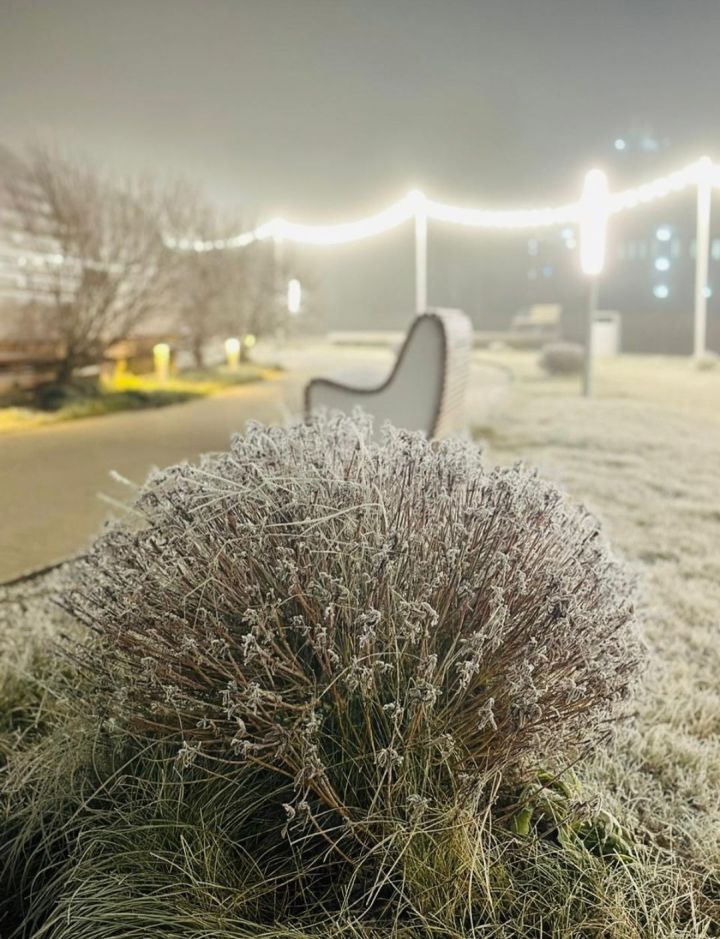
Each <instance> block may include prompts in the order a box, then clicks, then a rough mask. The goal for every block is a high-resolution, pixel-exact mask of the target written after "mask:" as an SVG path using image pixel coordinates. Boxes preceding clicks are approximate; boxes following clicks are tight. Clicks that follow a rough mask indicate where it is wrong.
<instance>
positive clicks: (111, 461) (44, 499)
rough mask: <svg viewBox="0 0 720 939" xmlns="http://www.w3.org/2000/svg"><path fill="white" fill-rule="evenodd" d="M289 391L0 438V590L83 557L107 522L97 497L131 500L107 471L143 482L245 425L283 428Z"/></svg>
mask: <svg viewBox="0 0 720 939" xmlns="http://www.w3.org/2000/svg"><path fill="white" fill-rule="evenodd" d="M285 384H286V382H285V381H268V382H260V383H258V384H252V385H246V386H244V387H240V388H237V389H233V390H231V391H229V392H227V393H225V394H222V395H218V396H216V397H213V398H204V399H201V400H199V401H193V402H190V403H187V404H180V405H175V406H172V407H167V408H160V409H155V410H149V411H128V412H125V413H122V414H114V415H109V416H106V417H99V418H88V419H86V420H78V421H72V422H68V423H65V424H56V425H54V426H49V427H44V428H38V429H36V430H29V431H23V432H21V433H18V434H8V435H3V436H2V437H0V583H1V582H3V581H5V580H9V579H11V578H13V577H16V576H18V575H20V574H22V573H24V572H26V571H27V570H29V569H32V568H35V567H40V566H44V565H47V564H50V563H52V562H54V561H56V560H59V559H62V558H65V557H67V556H69V555H72V554H74V553H76V552H78V551H81V550H82V548H83V546H84V545H85V544H86V543H87V541H88V540H89V539H90V538H92V536H93V535H94V534H95V533H96V532H97V531H98V530H99V529H100V527H101V525H102V523H103V520H104V519H105V518H106V517H107V516H108V514H109V512H111V508H110V507H109V506H108V504H107V502H104V501H102V500H101V499H100V498H99V494H100V493H104V494H106V495H108V496H110V497H112V498H115V499H126V498H127V495H128V490H127V488H126V487H123V486H121V485H119V484H118V483H116V482H114V481H113V480H112V479H111V478H110V475H109V474H110V471H111V470H116V471H117V472H118V473H120V474H122V475H123V476H126V477H127V478H128V479H132V480H134V481H142V480H143V479H144V478H145V476H146V474H147V472H148V470H150V469H151V468H152V467H153V466H167V465H169V464H171V463H177V462H179V461H181V460H184V459H193V458H194V457H196V456H197V455H198V454H199V453H202V452H205V451H208V450H220V449H224V448H226V447H227V444H228V440H229V437H230V435H231V434H232V433H234V432H235V431H238V430H241V429H242V427H243V425H244V423H245V421H247V420H248V419H250V418H257V419H259V420H265V421H278V420H281V419H282V418H283V413H284V409H285V404H284V402H285V398H286V389H285V387H284V385H285Z"/></svg>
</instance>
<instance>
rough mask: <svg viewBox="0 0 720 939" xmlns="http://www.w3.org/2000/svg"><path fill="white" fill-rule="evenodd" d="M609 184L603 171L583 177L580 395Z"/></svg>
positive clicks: (587, 380) (588, 380)
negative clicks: (584, 299) (585, 282)
mask: <svg viewBox="0 0 720 939" xmlns="http://www.w3.org/2000/svg"><path fill="white" fill-rule="evenodd" d="M607 217H608V181H607V176H606V175H605V173H603V171H602V170H598V169H594V170H590V172H589V173H587V174H586V176H585V183H584V185H583V191H582V196H581V199H580V265H581V267H582V272H583V274H585V276H586V277H588V278H589V291H588V305H587V321H586V324H585V365H584V368H583V395H584V396H585V397H586V398H589V397H590V395H591V394H592V356H593V352H592V334H593V321H594V319H595V311H596V310H597V298H598V282H599V277H600V274H602V271H603V268H604V266H605V242H606V239H607Z"/></svg>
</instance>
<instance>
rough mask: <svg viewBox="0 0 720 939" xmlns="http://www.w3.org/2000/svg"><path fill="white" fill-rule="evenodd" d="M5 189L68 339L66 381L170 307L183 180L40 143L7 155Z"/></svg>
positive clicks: (29, 268) (62, 336)
mask: <svg viewBox="0 0 720 939" xmlns="http://www.w3.org/2000/svg"><path fill="white" fill-rule="evenodd" d="M0 196H2V201H3V203H4V206H5V211H6V214H7V215H8V216H9V218H10V221H11V224H12V225H13V227H14V231H15V233H16V235H17V236H18V237H19V238H20V239H21V240H22V244H23V245H24V249H25V254H24V256H23V261H24V268H23V270H24V273H25V277H26V282H27V288H28V295H29V297H30V298H31V299H32V302H33V305H34V306H36V307H37V308H38V309H39V310H41V312H42V315H43V321H44V324H45V330H46V332H45V335H46V337H47V338H53V339H54V340H57V343H58V349H59V350H60V351H59V355H60V361H59V364H58V369H57V380H58V381H59V382H61V383H66V382H68V381H70V379H71V377H72V374H73V370H74V369H75V368H76V367H78V366H80V365H85V364H88V363H91V362H97V361H99V359H100V358H101V357H102V354H103V350H104V349H105V348H107V346H108V345H110V344H112V343H113V342H115V341H117V340H119V339H121V338H125V337H127V336H128V335H129V334H131V333H132V331H133V329H135V328H136V327H137V326H138V324H139V323H141V322H142V321H143V320H144V319H146V318H147V317H148V316H149V315H150V314H151V313H161V312H162V311H163V310H165V309H168V308H169V298H170V291H171V290H172V286H173V279H174V266H175V263H176V261H175V259H174V257H173V254H172V253H171V252H169V251H168V249H167V248H166V246H165V244H164V240H163V231H164V227H165V225H166V224H167V220H168V219H169V218H170V216H171V214H172V209H173V206H174V204H175V203H176V201H177V199H178V197H179V193H178V191H177V189H175V190H169V189H163V188H161V187H159V186H158V185H157V184H156V183H155V182H154V181H153V180H151V179H150V178H138V179H129V178H124V179H120V180H115V179H112V178H110V177H109V176H107V175H105V174H103V173H101V172H99V171H98V170H97V169H96V168H95V167H93V166H92V165H91V164H90V163H87V162H78V161H73V160H69V159H67V158H66V157H64V156H62V155H61V154H59V153H58V152H56V151H55V150H53V149H51V148H48V147H44V146H35V147H31V148H28V150H27V151H26V152H25V153H23V154H22V155H21V156H20V157H16V158H15V159H13V160H6V161H4V162H3V174H2V178H1V179H0Z"/></svg>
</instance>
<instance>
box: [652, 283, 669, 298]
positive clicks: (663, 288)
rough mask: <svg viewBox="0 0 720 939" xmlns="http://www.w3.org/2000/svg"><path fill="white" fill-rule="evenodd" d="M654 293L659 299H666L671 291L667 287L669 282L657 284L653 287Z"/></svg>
mask: <svg viewBox="0 0 720 939" xmlns="http://www.w3.org/2000/svg"><path fill="white" fill-rule="evenodd" d="M653 293H654V294H655V296H656V297H657V298H658V300H666V299H667V298H668V297H669V296H670V291H669V289H668V287H667V284H657V285H656V286H655V287H653Z"/></svg>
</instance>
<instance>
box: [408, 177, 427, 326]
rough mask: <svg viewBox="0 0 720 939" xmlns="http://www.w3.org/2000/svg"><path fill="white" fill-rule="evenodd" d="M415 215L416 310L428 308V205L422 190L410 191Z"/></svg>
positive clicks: (421, 310) (423, 310) (417, 311)
mask: <svg viewBox="0 0 720 939" xmlns="http://www.w3.org/2000/svg"><path fill="white" fill-rule="evenodd" d="M410 198H411V199H412V204H413V210H414V217H415V312H416V313H417V315H418V316H419V315H420V314H421V313H424V312H425V311H426V310H427V206H426V202H425V196H424V195H423V193H422V192H418V191H417V190H413V192H411V193H410Z"/></svg>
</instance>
